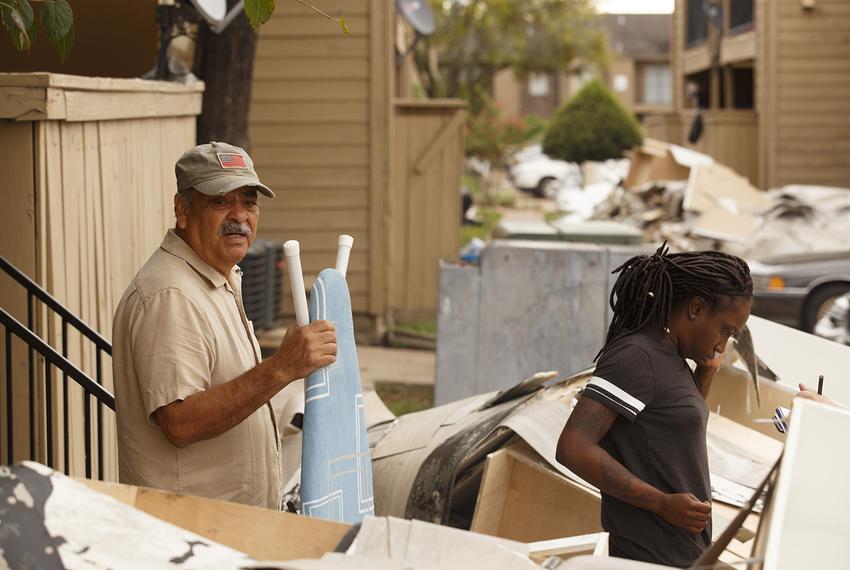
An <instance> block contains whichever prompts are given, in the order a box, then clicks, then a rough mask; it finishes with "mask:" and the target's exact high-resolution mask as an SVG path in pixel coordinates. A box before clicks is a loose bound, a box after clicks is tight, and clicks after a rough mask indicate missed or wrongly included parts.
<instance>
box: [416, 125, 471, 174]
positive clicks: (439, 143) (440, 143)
mask: <svg viewBox="0 0 850 570" xmlns="http://www.w3.org/2000/svg"><path fill="white" fill-rule="evenodd" d="M465 121H466V113H465V112H463V111H460V112H458V113H455V115H454V116H453V117H452V118H451V119H450V120H449V122H448V123H446V124H445V125H443V126H442V127H441V129H440V130H439V131H438V132H437V134H436V136H434V138H433V139H432V140H431V142H430V143H429V144H428V146H427V147H426V148H425V150H424V151H422V153H421V154H420V155H419V157H418V158H417V159H416V161H415V162H414V163H413V171H414V172H415V173H417V174H422V173H423V172H424V171H425V169H426V168H427V167H428V163H429V162H430V161H432V160H433V159H434V158H435V157H436V156H437V154H438V153H440V152H441V151H442V150H443V147H444V146H445V145H446V143H447V142H448V141H449V139H451V138H453V137H455V136H456V134H457V129H459V128H461V127H462V126H463V124H464V122H465Z"/></svg>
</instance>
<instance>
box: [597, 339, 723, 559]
mask: <svg viewBox="0 0 850 570" xmlns="http://www.w3.org/2000/svg"><path fill="white" fill-rule="evenodd" d="M583 395H584V396H586V397H588V398H591V399H592V400H595V401H597V402H599V403H600V404H603V405H605V406H607V407H609V408H611V409H612V410H614V411H615V412H617V413H618V414H619V415H618V417H617V419H616V420H615V421H614V423H613V425H612V426H611V429H610V430H609V431H608V433H607V434H606V435H605V437H603V438H602V440H601V441H600V446H601V447H602V448H603V449H604V450H605V451H607V452H608V453H609V454H610V455H611V456H612V457H613V458H614V459H616V460H617V461H619V462H620V463H622V464H623V466H625V468H626V469H628V470H629V471H630V472H631V473H632V474H633V475H635V476H636V477H637V478H639V479H641V480H643V481H645V482H646V483H649V484H650V485H652V486H653V487H656V488H657V489H658V490H660V491H662V492H664V493H693V494H694V495H695V496H696V497H697V498H698V499H699V500H701V501H707V500H710V499H711V482H710V479H709V471H708V451H707V449H706V426H707V424H708V406H707V405H706V403H705V400H704V399H703V397H702V395H701V394H700V392H699V389H698V388H697V386H696V382H695V381H694V377H693V374H692V373H691V370H690V368H689V367H688V365H687V364H686V362H685V361H684V359H682V357H680V356H679V355H678V353H677V352H676V349H675V347H674V346H673V344H672V343H671V342H670V341H669V340H667V339H665V338H662V337H661V335H660V334H659V332H658V329H657V328H646V329H643V330H641V331H637V332H635V333H632V334H630V335H628V336H626V337H624V338H622V339H620V340H618V341H617V342H616V343H614V344H613V345H611V346H610V347H609V348H608V349H607V350H606V351H605V352H604V353H603V354H602V356H600V358H599V363H598V365H597V367H596V370H595V371H594V375H593V378H592V379H591V381H590V382H589V383H588V384H587V386H586V387H585V389H584V391H583ZM602 527H603V528H604V529H605V530H606V531H608V532H609V533H610V535H611V536H610V546H611V551H612V553H613V554H615V555H619V556H622V557H625V558H632V559H635V560H642V561H646V562H654V563H657V564H668V565H671V566H689V565H691V564H692V563H693V562H694V561H695V560H696V559H697V557H699V555H700V554H701V553H702V551H703V550H705V549H706V548H707V547H708V546H709V545H710V544H711V524H710V523H709V525H708V526H707V527H706V528H705V529H704V530H703V531H702V532H700V533H699V534H692V533H690V532H688V531H687V530H685V529H683V528H679V527H676V526H673V525H671V524H670V523H668V522H667V521H665V520H664V519H662V518H661V517H659V516H657V515H655V514H653V513H651V512H649V511H646V510H644V509H641V508H638V507H634V506H632V505H630V504H628V503H624V502H623V501H620V500H618V499H616V498H614V497H611V496H610V495H607V494H605V493H602Z"/></svg>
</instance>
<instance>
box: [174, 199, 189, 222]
mask: <svg viewBox="0 0 850 570" xmlns="http://www.w3.org/2000/svg"><path fill="white" fill-rule="evenodd" d="M174 218H175V220H176V221H175V222H174V226H175V227H176V228H177V229H178V230H184V229H186V223H187V221H188V218H189V204H187V203H186V200H185V199H184V198H182V197H180V195H179V194H175V195H174Z"/></svg>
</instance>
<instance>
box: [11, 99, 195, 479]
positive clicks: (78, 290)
mask: <svg viewBox="0 0 850 570" xmlns="http://www.w3.org/2000/svg"><path fill="white" fill-rule="evenodd" d="M84 93H86V92H84V91H80V92H78V93H77V95H79V97H80V99H79V100H80V101H83V100H85V96H84V95H83V94H84ZM101 94H102V93H100V92H98V91H92V92H91V97H92V99H93V100H95V101H97V100H98V96H99V95H101ZM121 96H122V95H121V94H119V93H113V94H112V97H113V98H116V99H120V98H121ZM133 96H134V97H137V96H139V93H138V92H136V93H134V94H133ZM157 96H158V94H155V93H154V94H151V97H152V98H156V97H157ZM193 100H194V101H195V103H196V104H195V105H194V107H195V111H194V113H191V114H188V115H187V116H179V117H166V116H159V117H151V118H145V119H127V120H94V121H65V120H43V121H20V122H19V121H12V120H0V146H1V147H2V148H3V149H4V152H3V154H2V156H0V168H2V169H3V171H4V172H5V173H6V176H5V177H4V185H3V186H2V195H3V197H4V198H5V200H4V202H5V203H6V204H7V206H9V207H11V208H12V209H13V212H11V213H12V214H13V215H11V216H10V217H9V221H10V222H11V223H7V224H4V225H3V227H2V229H0V248H1V249H0V254H2V255H3V256H5V257H7V258H8V259H9V260H10V261H11V262H12V263H13V264H15V265H16V266H18V267H19V268H20V269H22V270H23V271H24V272H26V273H27V274H28V275H30V276H31V277H33V278H35V280H36V281H37V282H38V283H39V284H40V285H42V287H44V288H45V289H46V290H47V291H48V292H49V293H51V294H52V295H53V296H54V297H56V298H57V299H58V300H59V301H60V302H61V303H63V304H64V305H65V306H66V307H67V308H68V309H70V310H71V311H72V312H73V313H75V314H77V315H78V316H80V317H81V318H82V319H83V320H84V321H85V322H87V323H88V324H89V325H90V326H92V327H93V328H95V329H96V330H98V331H99V332H100V333H101V334H102V335H103V336H105V337H106V338H107V339H108V340H111V338H112V316H113V313H114V310H115V307H116V305H117V304H118V301H119V300H120V299H121V296H122V295H123V293H124V290H125V289H126V287H127V285H128V284H129V282H130V280H131V279H132V277H133V275H135V273H136V272H137V271H138V269H139V268H140V267H141V266H142V264H143V263H144V262H145V261H146V260H147V259H148V257H149V256H150V255H151V253H152V252H153V251H154V250H155V249H156V247H157V246H158V245H159V243H160V242H161V240H162V237H163V235H164V233H165V230H166V229H167V228H168V227H170V226H172V225H173V207H172V197H173V193H174V175H173V168H174V161H175V160H176V157H178V156H179V155H180V154H182V152H183V151H185V150H186V149H187V148H189V147H191V146H192V145H194V144H195V116H194V115H195V114H196V113H197V111H199V110H200V91H197V97H196V99H194V98H193ZM129 107H132V105H130V106H128V111H127V112H128V113H132V112H133V111H132V110H130V109H129ZM0 110H2V109H0ZM90 114H92V115H96V114H97V111H96V110H93V111H92V112H91V113H90ZM20 289H21V288H20V287H19V286H18V285H17V284H15V283H13V282H12V281H11V279H8V278H6V277H2V278H0V293H2V304H3V307H4V308H5V309H6V310H8V311H9V312H10V313H12V315H13V316H15V317H16V318H17V319H18V320H20V321H21V322H24V323H26V295H25V294H23V293H21V292H20ZM37 321H38V322H37V328H38V331H37V332H38V333H39V334H40V336H41V337H42V338H44V339H45V340H47V341H48V342H49V343H50V344H51V345H52V346H53V347H54V348H57V350H61V346H62V336H61V334H62V333H61V330H62V329H61V325H60V321H59V320H58V319H55V320H48V318H47V313H46V311H41V313H40V314H38V315H37ZM0 350H2V349H0ZM13 350H14V354H15V362H16V366H15V369H14V371H13V374H14V377H13V378H14V382H15V387H14V394H15V397H14V403H15V412H14V413H15V414H16V417H15V425H16V428H15V444H14V445H15V447H14V449H15V455H16V459H22V458H24V457H27V456H28V452H29V433H28V430H27V428H26V426H27V420H28V411H27V408H28V393H27V381H26V378H27V373H26V371H27V367H26V362H27V358H26V351H25V350H24V347H23V343H21V342H19V341H17V340H16V341H15V346H14V349H13ZM68 354H69V360H70V361H71V362H73V363H75V364H76V365H77V366H78V367H79V368H81V369H82V370H83V371H84V372H86V373H88V374H89V375H90V376H91V377H92V378H94V377H95V373H96V363H95V353H94V350H93V347H92V346H91V343H90V342H88V341H84V339H83V337H82V335H79V334H77V333H75V332H74V331H73V330H71V332H69V335H68ZM0 362H4V363H5V354H4V353H3V354H0ZM40 362H41V359H39V358H36V359H35V364H36V366H39V363H40ZM111 365H112V362H111V359H110V358H109V357H108V356H106V355H104V356H103V373H104V383H105V385H106V387H107V388H108V389H109V390H110V391H112V390H113V387H112V381H111ZM0 374H2V380H0V385H2V393H3V401H4V402H5V401H6V397H7V395H6V393H5V386H6V378H5V366H4V367H3V369H2V371H0ZM43 374H44V373H43V364H41V366H40V369H39V372H38V382H37V383H36V394H35V395H36V398H37V399H38V400H43V399H44V397H45V393H44V388H43V386H44V385H45V384H44V376H43ZM54 380H55V381H54V383H53V386H54V390H53V392H52V394H53V402H54V414H53V422H54V426H57V425H61V423H62V421H63V417H62V411H61V408H62V407H61V402H62V391H61V389H60V388H59V386H60V385H61V383H62V381H61V374H58V375H54ZM57 380H58V381H57ZM69 386H70V388H69V401H70V409H71V412H70V413H69V418H68V419H69V425H70V426H71V437H70V442H69V456H70V461H69V465H68V467H69V471H70V473H71V474H73V475H77V476H82V475H84V473H85V470H84V438H83V412H82V409H83V407H82V406H83V405H82V397H83V396H82V390H81V389H79V388H78V387H77V386H76V384H75V383H74V382H73V381H70V382H69ZM92 409H93V410H94V406H92ZM0 414H2V416H0V422H2V424H0V425H3V426H4V427H3V429H4V431H5V426H6V423H5V422H6V416H5V405H4V406H2V412H0ZM18 414H20V415H18ZM93 417H94V415H93ZM103 417H104V419H105V421H104V425H105V426H106V432H105V440H104V445H105V447H104V465H105V475H106V477H107V478H108V479H116V478H117V461H116V447H115V425H114V414H113V413H112V412H111V411H110V410H108V409H104V413H103ZM40 422H41V424H42V427H41V428H38V429H37V430H36V442H37V449H38V451H37V456H38V457H36V459H37V460H39V461H41V462H44V463H46V462H47V457H46V440H45V430H44V425H45V418H44V417H43V415H42V416H41V417H40ZM2 439H3V441H2V444H0V457H2V462H4V463H5V462H6V459H7V455H6V453H7V450H6V440H5V437H3V438H2ZM54 442H55V444H54V445H55V447H54V457H53V465H54V466H55V467H56V468H58V469H64V468H65V463H64V460H63V456H64V448H63V444H62V440H61V438H54Z"/></svg>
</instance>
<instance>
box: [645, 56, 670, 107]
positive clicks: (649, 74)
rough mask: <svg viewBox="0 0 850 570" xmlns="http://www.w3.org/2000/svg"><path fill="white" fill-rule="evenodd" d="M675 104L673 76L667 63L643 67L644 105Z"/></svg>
mask: <svg viewBox="0 0 850 570" xmlns="http://www.w3.org/2000/svg"><path fill="white" fill-rule="evenodd" d="M672 102H673V75H672V73H671V71H670V66H669V65H668V64H666V63H652V64H647V65H644V66H643V93H642V103H646V104H647V105H670V104H671V103H672Z"/></svg>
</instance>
